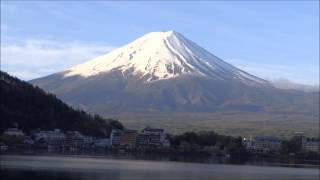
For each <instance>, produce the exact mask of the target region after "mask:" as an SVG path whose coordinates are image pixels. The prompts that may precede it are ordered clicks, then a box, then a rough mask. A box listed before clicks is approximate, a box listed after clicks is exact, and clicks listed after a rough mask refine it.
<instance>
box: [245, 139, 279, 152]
mask: <svg viewBox="0 0 320 180" xmlns="http://www.w3.org/2000/svg"><path fill="white" fill-rule="evenodd" d="M242 143H243V145H244V147H245V148H246V149H247V150H248V151H251V152H255V153H270V152H274V153H276V152H279V151H280V149H281V140H280V139H279V138H277V137H272V136H258V137H255V138H243V141H242Z"/></svg>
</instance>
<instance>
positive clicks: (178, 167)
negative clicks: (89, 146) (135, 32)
mask: <svg viewBox="0 0 320 180" xmlns="http://www.w3.org/2000/svg"><path fill="white" fill-rule="evenodd" d="M0 157H1V161H0V162H1V176H2V177H5V179H9V180H18V179H19V180H20V179H32V180H33V179H34V180H37V179H48V180H58V179H59V180H64V179H71V180H73V179H81V180H87V179H95V180H104V179H112V180H126V179H136V180H140V179H141V180H144V179H146V180H150V179H151V180H152V179H176V180H180V179H181V180H193V179H194V180H196V179H197V180H198V179H199V180H202V179H203V180H204V179H208V180H209V179H260V180H263V179H279V180H280V179H281V180H289V179H290V180H298V179H301V180H306V179H318V177H319V170H318V169H316V168H287V167H265V166H260V167H259V166H247V165H223V164H199V163H179V162H157V161H141V160H119V159H106V158H101V157H100V158H93V157H81V158H80V157H49V156H0Z"/></svg>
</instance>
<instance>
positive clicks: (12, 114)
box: [0, 71, 123, 137]
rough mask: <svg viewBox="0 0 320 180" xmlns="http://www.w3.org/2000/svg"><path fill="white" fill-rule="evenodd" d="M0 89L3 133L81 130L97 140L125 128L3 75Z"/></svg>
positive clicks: (0, 131)
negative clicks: (9, 129) (55, 129)
mask: <svg viewBox="0 0 320 180" xmlns="http://www.w3.org/2000/svg"><path fill="white" fill-rule="evenodd" d="M0 87H1V92H0V97H1V101H0V103H1V104H0V114H1V122H0V123H1V126H0V133H2V132H3V131H4V130H5V129H7V128H12V127H18V128H20V129H22V130H23V131H24V132H26V133H28V132H30V131H31V130H35V129H38V128H40V129H43V130H51V129H54V128H59V129H61V130H77V131H80V132H81V133H83V134H85V135H91V136H96V137H109V136H110V132H111V130H112V128H118V129H122V128H123V126H122V124H121V123H120V122H119V121H117V120H114V119H104V118H102V117H101V116H99V115H90V114H88V113H86V112H84V111H82V110H74V109H73V108H71V107H70V106H68V105H67V104H65V103H64V102H62V101H61V100H60V99H58V98H56V96H55V95H53V94H49V93H46V92H45V91H43V90H42V89H40V88H38V87H36V86H33V85H31V84H29V83H27V82H25V81H22V80H19V79H18V78H15V77H12V76H10V75H9V74H7V73H6V72H3V71H1V74H0Z"/></svg>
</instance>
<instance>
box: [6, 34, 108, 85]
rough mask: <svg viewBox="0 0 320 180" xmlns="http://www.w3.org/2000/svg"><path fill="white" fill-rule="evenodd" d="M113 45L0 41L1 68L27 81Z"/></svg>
mask: <svg viewBox="0 0 320 180" xmlns="http://www.w3.org/2000/svg"><path fill="white" fill-rule="evenodd" d="M113 48H114V47H113V46H111V45H108V44H97V43H87V42H60V41H55V40H48V39H25V40H21V41H14V42H1V70H4V71H7V72H8V73H10V74H12V75H15V76H17V77H19V78H21V79H25V80H30V79H33V78H37V77H40V76H44V75H48V74H51V73H55V72H58V71H61V70H63V69H65V68H68V67H70V66H73V65H76V64H79V63H82V62H85V61H86V60H89V59H91V58H94V57H96V56H99V55H102V54H105V53H107V52H109V51H110V50H112V49H113Z"/></svg>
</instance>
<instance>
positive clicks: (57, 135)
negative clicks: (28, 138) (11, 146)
mask: <svg viewBox="0 0 320 180" xmlns="http://www.w3.org/2000/svg"><path fill="white" fill-rule="evenodd" d="M33 136H34V139H35V140H36V141H40V140H42V141H45V142H47V143H49V144H57V143H61V142H62V141H63V140H65V138H66V135H65V134H64V133H63V132H61V131H60V129H54V130H53V131H39V132H35V133H34V134H33Z"/></svg>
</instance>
